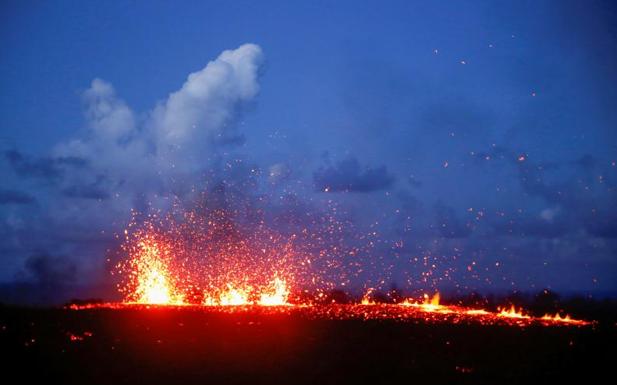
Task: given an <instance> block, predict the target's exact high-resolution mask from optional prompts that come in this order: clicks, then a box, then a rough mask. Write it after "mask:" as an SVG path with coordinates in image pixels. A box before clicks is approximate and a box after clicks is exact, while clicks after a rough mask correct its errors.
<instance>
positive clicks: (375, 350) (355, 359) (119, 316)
mask: <svg viewBox="0 0 617 385" xmlns="http://www.w3.org/2000/svg"><path fill="white" fill-rule="evenodd" d="M615 342H617V339H616V328H615V324H614V323H613V322H604V323H600V324H598V325H596V326H594V327H581V328H577V327H545V326H540V325H537V326H530V327H526V328H520V327H517V326H503V325H502V326H497V325H493V326H486V325H478V324H459V325H456V324H444V323H441V324H439V323H438V324H429V323H425V322H400V321H388V320H372V321H361V320H328V319H322V320H310V319H307V318H305V317H301V316H298V315H293V314H292V315H285V314H258V313H253V312H244V313H237V314H225V313H212V312H206V311H203V310H199V309H190V308H188V309H166V308H158V309H120V310H118V309H91V310H79V311H76V310H64V309H27V308H15V307H0V349H1V350H2V356H3V357H4V358H2V368H3V369H2V372H3V373H2V376H3V377H4V378H5V379H7V378H8V379H10V378H16V379H19V381H17V382H15V383H40V384H45V383H54V384H55V383H58V384H73V383H74V384H168V383H174V384H193V383H199V384H240V383H250V384H260V383H268V384H281V383H290V384H340V383H401V384H403V383H405V384H411V383H448V384H452V383H469V384H481V383H485V384H504V383H539V382H541V381H544V382H545V383H573V382H576V381H580V382H581V383H591V382H593V381H594V380H596V379H599V378H602V376H605V375H608V376H609V378H610V377H611V376H613V375H614V374H613V369H614V368H613V367H612V365H614V364H615V362H616V360H615V359H616V358H617V356H616V353H615V346H616V345H615ZM33 381H37V382H33ZM604 381H606V380H604ZM2 382H4V381H2ZM609 382H610V381H609Z"/></svg>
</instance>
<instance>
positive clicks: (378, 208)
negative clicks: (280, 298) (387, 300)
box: [0, 1, 617, 301]
mask: <svg viewBox="0 0 617 385" xmlns="http://www.w3.org/2000/svg"><path fill="white" fill-rule="evenodd" d="M384 3H385V4H384ZM0 45H1V46H2V53H1V54H0V90H1V92H0V151H1V156H0V176H1V181H2V182H1V184H0V282H2V291H0V294H2V297H3V298H0V300H3V299H7V298H8V299H10V298H17V300H23V301H27V300H30V299H31V297H28V296H26V295H25V294H24V295H23V296H22V297H20V295H21V294H19V290H17V289H15V287H26V286H28V285H29V286H28V287H35V288H39V290H45V291H49V288H53V289H54V290H55V293H56V294H57V295H56V296H54V297H53V299H57V298H60V297H62V296H63V295H66V296H89V295H100V296H105V295H108V294H109V292H108V291H107V290H108V289H107V288H108V287H110V286H111V285H112V284H111V282H112V280H111V278H110V274H109V270H110V269H109V262H108V261H107V259H111V260H113V259H114V258H117V253H116V251H117V250H118V240H117V239H116V235H117V234H121V233H122V231H123V229H124V228H125V226H126V224H127V222H128V220H129V219H130V217H131V210H136V211H139V212H140V213H147V212H149V211H157V210H160V211H163V212H164V211H165V210H168V209H169V208H170V205H171V204H172V203H170V202H172V201H177V202H182V203H183V204H189V202H191V201H193V200H195V199H197V198H196V197H197V196H198V195H199V196H203V194H205V195H206V196H207V197H210V196H212V197H216V196H219V195H223V199H224V200H231V201H230V202H226V204H227V205H231V206H234V205H237V204H239V203H238V202H242V203H243V204H247V205H259V208H260V209H261V210H262V212H263V213H265V214H264V215H265V220H266V221H268V222H269V223H271V225H272V227H273V228H280V230H281V231H282V232H284V230H285V226H283V225H282V221H281V218H282V217H285V216H293V217H294V223H295V225H297V226H299V227H304V228H308V229H309V230H310V229H311V226H312V225H314V222H311V220H309V219H307V218H315V216H328V217H330V216H332V217H335V218H336V220H337V221H340V223H342V224H344V226H345V228H344V229H343V231H342V235H340V234H339V235H337V236H339V237H341V238H340V239H337V241H338V240H340V241H341V242H343V243H344V244H357V243H358V242H361V241H365V242H372V243H371V248H370V253H369V254H370V255H366V256H363V257H362V258H363V259H362V268H361V270H362V271H361V272H359V273H358V274H356V275H355V276H354V278H353V279H351V280H350V281H349V282H348V283H347V287H348V288H349V290H352V291H353V290H358V291H360V290H362V289H363V288H365V287H366V286H367V285H369V284H370V285H371V286H376V285H377V286H378V285H382V286H383V287H384V288H388V287H390V285H393V284H395V285H397V286H398V287H400V288H401V289H403V290H416V289H426V288H432V289H440V290H444V291H447V290H456V291H457V292H459V293H465V292H471V291H475V290H479V291H482V292H486V293H491V292H507V291H512V290H518V291H522V292H537V291H540V290H542V289H545V288H549V289H552V290H555V291H557V292H560V293H579V294H592V295H594V296H604V295H609V296H615V295H617V283H616V279H615V278H616V277H617V164H616V163H617V134H616V131H617V87H616V86H617V6H615V4H614V2H611V1H512V2H505V1H491V2H488V1H477V2H472V1H439V2H415V1H401V2H377V1H376V2H368V1H349V2H343V1H339V2H336V3H335V2H328V1H323V2H322V1H310V2H308V1H307V2H285V1H281V2H267V1H258V2H256V1H255V2H237V1H233V2H232V1H230V2H222V1H216V2H160V1H148V2H146V1H135V2H120V1H108V2H101V3H94V2H83V1H74V2H73V1H53V2H42V1H4V2H2V5H0ZM222 188H223V190H224V191H223V192H221V189H222ZM230 191H238V192H241V197H239V196H238V194H232V193H230ZM207 199H209V198H207ZM212 200H213V201H217V202H219V201H220V200H217V199H212ZM219 203H220V202H219ZM309 213H310V215H309ZM303 221H305V222H306V223H303ZM366 234H370V235H371V236H372V238H370V240H367V239H368V238H367V237H365V236H364V235H366ZM345 262H346V263H347V262H349V260H348V259H346V260H345ZM20 285H21V286H20ZM16 293H17V294H16ZM93 293H94V294H93ZM47 294H49V293H47ZM45 298H48V299H49V298H52V297H45Z"/></svg>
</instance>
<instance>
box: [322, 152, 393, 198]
mask: <svg viewBox="0 0 617 385" xmlns="http://www.w3.org/2000/svg"><path fill="white" fill-rule="evenodd" d="M394 181H395V178H394V176H393V175H392V174H390V173H389V172H388V169H387V168H386V166H381V167H377V168H371V167H364V168H363V167H362V166H360V162H358V160H357V159H356V158H348V159H345V160H342V161H340V162H338V163H337V164H336V165H334V166H333V165H329V166H327V167H320V168H319V169H318V170H317V171H315V172H314V173H313V182H314V183H315V188H316V190H317V191H324V192H326V191H329V192H340V191H345V192H371V191H378V190H383V189H386V188H388V187H390V186H392V185H393V183H394Z"/></svg>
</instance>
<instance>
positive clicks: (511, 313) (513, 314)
mask: <svg viewBox="0 0 617 385" xmlns="http://www.w3.org/2000/svg"><path fill="white" fill-rule="evenodd" d="M497 310H498V311H499V313H497V316H498V317H507V318H518V319H528V318H530V317H529V316H528V315H525V314H523V310H522V309H521V310H516V307H514V305H512V306H510V309H505V308H501V309H500V308H498V309H497Z"/></svg>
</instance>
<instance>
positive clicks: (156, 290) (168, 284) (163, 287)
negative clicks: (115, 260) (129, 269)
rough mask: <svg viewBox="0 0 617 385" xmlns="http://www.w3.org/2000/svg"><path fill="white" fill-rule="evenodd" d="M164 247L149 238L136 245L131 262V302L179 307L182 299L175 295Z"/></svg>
mask: <svg viewBox="0 0 617 385" xmlns="http://www.w3.org/2000/svg"><path fill="white" fill-rule="evenodd" d="M166 254H167V252H166V250H165V247H164V246H163V245H161V244H159V243H158V242H156V241H155V240H153V239H152V238H150V237H145V238H144V239H143V240H141V241H140V242H139V243H138V244H137V253H136V255H135V258H134V259H133V260H132V261H131V263H132V264H133V267H134V271H133V274H134V276H135V279H136V287H135V289H134V292H133V293H131V294H130V297H129V299H130V300H132V302H137V303H142V304H153V305H170V304H174V305H181V304H182V303H183V298H182V296H181V295H179V294H177V293H176V290H175V289H174V287H173V285H174V282H173V281H172V278H171V276H170V273H169V266H168V265H167V260H168V258H167V255H166Z"/></svg>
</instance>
